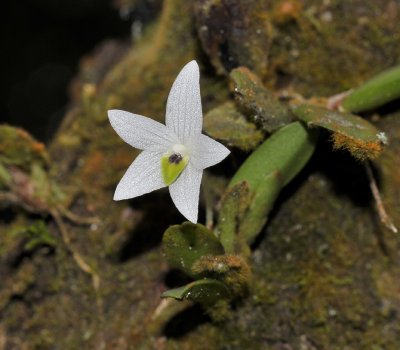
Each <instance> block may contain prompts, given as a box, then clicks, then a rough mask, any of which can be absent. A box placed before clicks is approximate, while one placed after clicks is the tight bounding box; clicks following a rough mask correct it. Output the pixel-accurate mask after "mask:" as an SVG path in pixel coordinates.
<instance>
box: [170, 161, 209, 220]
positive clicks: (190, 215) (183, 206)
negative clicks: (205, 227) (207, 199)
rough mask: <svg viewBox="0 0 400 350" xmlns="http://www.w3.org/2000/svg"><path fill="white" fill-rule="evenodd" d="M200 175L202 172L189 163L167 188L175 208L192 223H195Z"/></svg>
mask: <svg viewBox="0 0 400 350" xmlns="http://www.w3.org/2000/svg"><path fill="white" fill-rule="evenodd" d="M202 175H203V171H202V170H198V169H196V168H195V167H194V166H193V165H191V164H190V163H189V164H188V165H187V167H186V168H185V170H184V171H183V172H182V174H181V175H180V176H179V177H178V178H177V180H176V181H175V182H174V183H173V184H172V185H170V186H169V193H170V195H171V198H172V201H173V202H174V204H175V206H176V207H177V208H178V210H179V211H180V212H181V214H182V215H183V216H184V217H185V218H186V219H188V220H189V221H191V222H193V223H197V215H198V211H199V196H200V183H201V177H202Z"/></svg>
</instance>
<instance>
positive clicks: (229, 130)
mask: <svg viewBox="0 0 400 350" xmlns="http://www.w3.org/2000/svg"><path fill="white" fill-rule="evenodd" d="M203 128H204V131H205V132H206V133H207V134H208V135H210V136H211V137H212V138H214V139H217V140H220V141H223V143H224V144H227V145H228V146H234V147H238V148H240V149H242V150H244V151H250V150H252V149H254V148H255V147H256V146H257V145H258V144H259V143H260V142H261V141H262V140H263V138H264V135H263V132H262V131H260V130H258V129H257V128H256V126H255V124H253V123H251V122H249V121H248V120H247V119H246V117H245V116H244V115H243V114H242V113H241V112H240V111H239V110H238V109H237V107H236V106H235V104H234V103H233V102H226V103H224V104H222V105H220V106H218V107H216V108H214V109H212V110H211V111H209V112H208V113H207V114H206V115H205V116H204V127H203Z"/></svg>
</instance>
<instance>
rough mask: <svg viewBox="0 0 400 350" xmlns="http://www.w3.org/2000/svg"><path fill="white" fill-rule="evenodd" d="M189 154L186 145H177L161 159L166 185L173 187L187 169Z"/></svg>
mask: <svg viewBox="0 0 400 350" xmlns="http://www.w3.org/2000/svg"><path fill="white" fill-rule="evenodd" d="M188 162H189V154H188V151H187V148H186V147H185V146H184V145H181V144H176V145H173V146H172V148H171V149H170V150H169V151H168V152H167V153H165V154H164V155H163V156H162V158H161V174H162V178H163V180H164V183H165V184H166V185H167V186H169V185H171V184H172V183H173V182H174V181H175V180H176V179H177V178H178V176H179V175H180V174H181V172H182V171H183V170H184V169H185V167H186V165H187V163H188Z"/></svg>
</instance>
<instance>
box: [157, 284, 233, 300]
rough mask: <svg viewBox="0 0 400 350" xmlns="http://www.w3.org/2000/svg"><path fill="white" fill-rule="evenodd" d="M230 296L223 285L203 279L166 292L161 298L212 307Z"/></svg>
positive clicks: (227, 289)
mask: <svg viewBox="0 0 400 350" xmlns="http://www.w3.org/2000/svg"><path fill="white" fill-rule="evenodd" d="M230 295H231V292H230V290H229V288H228V287H227V286H226V285H225V284H224V283H222V282H220V281H217V280H214V279H210V278H205V279H201V280H197V281H194V282H191V283H189V284H187V285H186V286H183V287H179V288H174V289H170V290H167V291H165V292H164V293H163V294H162V295H161V297H162V298H174V299H177V300H191V301H194V302H196V303H201V304H203V305H212V304H215V303H216V302H217V301H218V300H220V299H228V298H229V297H230Z"/></svg>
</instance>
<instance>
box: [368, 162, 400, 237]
mask: <svg viewBox="0 0 400 350" xmlns="http://www.w3.org/2000/svg"><path fill="white" fill-rule="evenodd" d="M365 169H366V171H367V176H368V180H369V186H370V188H371V192H372V195H373V197H374V199H375V203H376V209H377V211H378V216H379V219H380V220H381V222H382V224H383V225H385V226H386V227H387V228H388V229H389V230H391V231H392V232H394V233H397V232H398V230H397V228H396V226H395V225H394V224H393V221H392V219H391V218H390V216H389V215H388V213H387V212H386V209H385V206H384V205H383V201H382V197H381V194H380V192H379V189H378V186H377V184H376V181H375V177H374V174H373V172H372V168H371V164H370V163H369V161H366V162H365Z"/></svg>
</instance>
